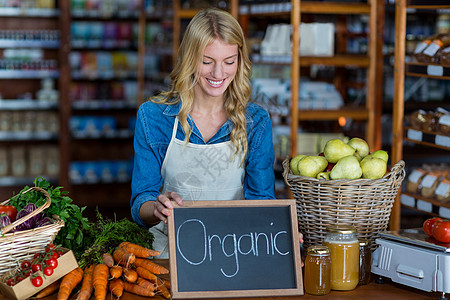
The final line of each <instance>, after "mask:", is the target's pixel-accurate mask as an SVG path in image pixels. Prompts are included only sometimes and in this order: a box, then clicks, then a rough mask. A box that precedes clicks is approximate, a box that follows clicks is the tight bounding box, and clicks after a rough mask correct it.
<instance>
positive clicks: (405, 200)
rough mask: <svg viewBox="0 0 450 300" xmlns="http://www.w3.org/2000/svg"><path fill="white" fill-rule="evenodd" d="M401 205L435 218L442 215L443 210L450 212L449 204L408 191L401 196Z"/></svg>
mask: <svg viewBox="0 0 450 300" xmlns="http://www.w3.org/2000/svg"><path fill="white" fill-rule="evenodd" d="M401 204H402V206H405V207H409V208H413V209H416V210H419V211H421V212H425V213H427V214H430V215H434V216H440V215H442V210H445V211H450V203H448V202H441V201H439V200H437V199H433V198H426V197H423V196H422V195H420V194H413V193H409V192H406V191H403V192H402V194H401Z"/></svg>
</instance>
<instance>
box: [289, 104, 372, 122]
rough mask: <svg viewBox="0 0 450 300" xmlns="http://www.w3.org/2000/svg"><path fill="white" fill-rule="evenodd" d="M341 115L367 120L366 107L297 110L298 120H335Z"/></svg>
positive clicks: (367, 112)
mask: <svg viewBox="0 0 450 300" xmlns="http://www.w3.org/2000/svg"><path fill="white" fill-rule="evenodd" d="M341 117H344V118H349V119H353V120H367V118H368V117H369V111H368V110H367V109H366V108H348V107H343V108H340V109H337V110H334V109H330V110H327V109H324V110H299V112H298V119H299V120H300V121H337V120H338V119H339V118H341Z"/></svg>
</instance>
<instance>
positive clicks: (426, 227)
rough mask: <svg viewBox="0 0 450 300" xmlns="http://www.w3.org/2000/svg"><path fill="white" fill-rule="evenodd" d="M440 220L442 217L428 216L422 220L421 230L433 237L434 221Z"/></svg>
mask: <svg viewBox="0 0 450 300" xmlns="http://www.w3.org/2000/svg"><path fill="white" fill-rule="evenodd" d="M440 220H442V218H439V217H436V218H430V219H427V220H425V222H423V231H425V233H426V234H427V235H428V236H429V237H433V225H434V223H436V221H440Z"/></svg>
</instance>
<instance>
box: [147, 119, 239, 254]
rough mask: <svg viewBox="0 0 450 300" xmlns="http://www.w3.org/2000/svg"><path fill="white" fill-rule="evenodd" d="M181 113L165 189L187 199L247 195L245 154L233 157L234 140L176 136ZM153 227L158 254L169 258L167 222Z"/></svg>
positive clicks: (165, 173)
mask: <svg viewBox="0 0 450 300" xmlns="http://www.w3.org/2000/svg"><path fill="white" fill-rule="evenodd" d="M177 128H178V117H177V118H175V124H174V126H173V132H172V138H171V140H170V143H169V147H168V148H167V153H166V157H165V158H164V162H163V164H162V168H161V175H162V178H163V182H164V183H163V189H162V193H164V192H166V191H170V192H176V193H178V195H180V197H181V199H183V200H242V199H244V190H243V183H244V175H245V171H244V168H243V167H241V166H240V164H241V160H242V154H240V155H237V156H236V157H234V159H233V160H231V157H233V154H234V148H233V147H232V144H231V142H230V141H228V142H224V143H219V144H212V145H197V144H192V143H188V144H185V142H184V141H182V140H178V139H176V133H177ZM149 231H150V232H151V233H152V234H153V236H154V238H155V239H154V241H153V248H154V249H155V250H157V251H161V255H159V256H158V258H168V257H169V251H168V250H169V249H168V239H167V225H166V224H164V222H160V223H158V224H157V225H155V226H153V227H151V228H150V229H149Z"/></svg>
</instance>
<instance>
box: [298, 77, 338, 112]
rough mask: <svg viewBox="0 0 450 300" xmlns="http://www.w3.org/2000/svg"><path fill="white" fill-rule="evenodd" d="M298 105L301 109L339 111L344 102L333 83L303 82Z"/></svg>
mask: <svg viewBox="0 0 450 300" xmlns="http://www.w3.org/2000/svg"><path fill="white" fill-rule="evenodd" d="M298 105H299V107H298V108H299V109H338V108H340V107H341V106H343V105H344V101H343V99H342V96H341V94H340V93H339V92H338V91H337V89H336V87H335V86H334V85H333V84H331V83H327V82H319V81H306V80H301V81H300V95H299V101H298Z"/></svg>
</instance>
